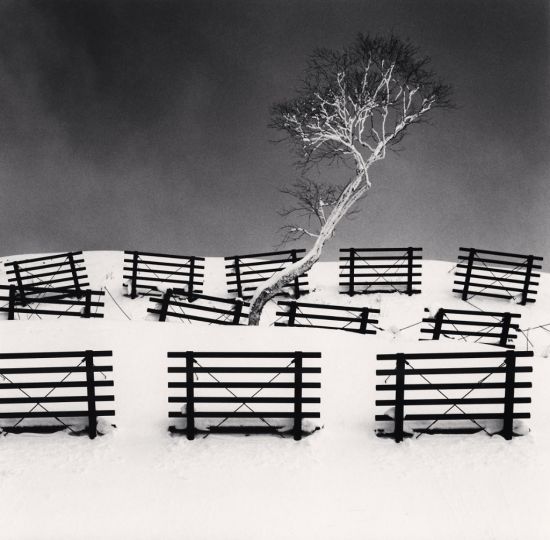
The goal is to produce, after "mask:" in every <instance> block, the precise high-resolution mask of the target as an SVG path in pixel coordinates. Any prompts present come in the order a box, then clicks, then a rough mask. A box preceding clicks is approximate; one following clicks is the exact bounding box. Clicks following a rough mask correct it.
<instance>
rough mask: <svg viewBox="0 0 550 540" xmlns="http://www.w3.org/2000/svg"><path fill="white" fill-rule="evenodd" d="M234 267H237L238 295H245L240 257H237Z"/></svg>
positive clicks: (240, 296)
mask: <svg viewBox="0 0 550 540" xmlns="http://www.w3.org/2000/svg"><path fill="white" fill-rule="evenodd" d="M233 267H234V268H235V281H236V282H237V296H238V297H239V298H242V297H243V286H242V284H241V268H240V266H239V257H235V260H234V262H233Z"/></svg>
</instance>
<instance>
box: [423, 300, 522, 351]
mask: <svg viewBox="0 0 550 540" xmlns="http://www.w3.org/2000/svg"><path fill="white" fill-rule="evenodd" d="M424 311H429V310H428V309H425V310H424ZM518 317H520V315H519V314H516V313H508V312H506V313H499V312H493V311H467V310H461V309H447V308H441V309H439V310H438V311H437V313H436V314H435V316H434V317H428V318H424V319H422V322H424V323H427V324H428V325H431V326H432V327H431V328H422V329H421V330H420V332H421V333H423V334H431V339H432V340H437V339H439V338H440V337H441V336H444V337H451V338H454V339H456V338H459V339H464V340H465V341H467V340H468V338H471V337H473V338H477V339H475V342H476V343H486V344H488V345H499V346H500V347H506V348H510V349H513V348H514V344H513V343H508V341H512V340H514V339H516V338H517V334H513V333H510V331H511V330H515V331H516V332H517V331H519V325H518V324H517V323H513V322H512V319H515V318H518ZM482 339H483V341H481V340H482Z"/></svg>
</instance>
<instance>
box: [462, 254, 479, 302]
mask: <svg viewBox="0 0 550 540" xmlns="http://www.w3.org/2000/svg"><path fill="white" fill-rule="evenodd" d="M475 254H476V250H475V249H474V248H470V253H469V254H468V266H467V268H466V277H465V278H464V288H463V289H462V300H464V301H466V300H468V289H469V287H470V279H471V277H472V266H473V264H474V257H475Z"/></svg>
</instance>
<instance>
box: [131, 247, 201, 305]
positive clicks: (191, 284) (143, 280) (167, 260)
mask: <svg viewBox="0 0 550 540" xmlns="http://www.w3.org/2000/svg"><path fill="white" fill-rule="evenodd" d="M123 278H124V280H126V281H127V283H128V284H129V296H130V298H136V297H137V295H138V293H140V294H149V293H150V292H151V291H157V290H158V286H159V285H160V284H161V283H168V284H174V287H176V288H178V289H184V290H185V291H186V293H187V295H188V296H189V297H191V296H192V295H193V294H194V293H202V286H203V282H204V258H203V257H195V256H187V255H166V254H165V253H146V252H143V251H125V252H124V275H123Z"/></svg>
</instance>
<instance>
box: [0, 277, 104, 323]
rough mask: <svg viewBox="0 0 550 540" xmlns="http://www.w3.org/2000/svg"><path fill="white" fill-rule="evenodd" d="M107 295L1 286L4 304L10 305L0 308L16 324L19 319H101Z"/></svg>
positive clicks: (101, 292)
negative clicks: (44, 316) (24, 317)
mask: <svg viewBox="0 0 550 540" xmlns="http://www.w3.org/2000/svg"><path fill="white" fill-rule="evenodd" d="M21 290H22V291H23V293H24V296H23V298H22V297H21ZM104 295H105V293H104V291H92V290H91V289H85V290H84V289H80V291H79V292H78V293H77V292H76V291H73V290H67V289H58V288H54V287H45V288H44V287H32V286H28V285H23V287H22V289H19V288H18V287H17V286H16V285H0V302H7V303H6V304H4V305H0V312H4V313H7V314H8V320H9V321H13V320H15V318H16V315H17V316H19V315H28V318H29V319H30V318H31V317H33V316H36V317H38V318H41V317H42V316H43V315H54V316H57V317H82V318H85V319H89V318H100V317H103V313H101V312H100V311H99V310H100V308H102V307H104V306H105V304H104V302H101V301H100V299H101V297H103V296H104Z"/></svg>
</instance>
